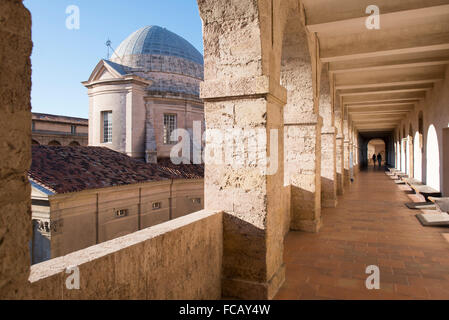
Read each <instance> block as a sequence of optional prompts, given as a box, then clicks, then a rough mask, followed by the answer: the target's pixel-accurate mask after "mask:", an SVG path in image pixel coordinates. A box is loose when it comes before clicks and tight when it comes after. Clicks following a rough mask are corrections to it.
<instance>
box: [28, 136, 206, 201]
mask: <svg viewBox="0 0 449 320" xmlns="http://www.w3.org/2000/svg"><path fill="white" fill-rule="evenodd" d="M32 154H33V161H32V164H31V168H30V170H29V172H28V174H29V177H30V179H31V180H32V181H34V182H36V183H38V184H41V185H43V186H45V187H47V188H48V189H50V190H53V191H55V192H56V193H67V192H77V191H82V190H86V189H97V188H104V187H111V186H119V185H127V184H133V183H139V182H147V181H161V180H167V179H201V178H203V176H204V167H203V165H183V164H181V165H174V164H173V163H171V162H170V160H169V159H167V160H162V161H160V162H159V163H157V164H147V163H145V162H144V161H143V160H139V159H133V158H131V157H128V156H127V155H125V154H122V153H119V152H116V151H113V150H111V149H108V148H103V147H70V146H43V145H33V146H32Z"/></svg>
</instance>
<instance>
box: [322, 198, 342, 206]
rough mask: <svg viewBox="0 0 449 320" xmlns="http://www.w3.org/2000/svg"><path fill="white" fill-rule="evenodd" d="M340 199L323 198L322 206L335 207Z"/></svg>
mask: <svg viewBox="0 0 449 320" xmlns="http://www.w3.org/2000/svg"><path fill="white" fill-rule="evenodd" d="M337 203H338V200H337V199H329V200H323V201H322V202H321V207H322V208H335V207H336V206H337Z"/></svg>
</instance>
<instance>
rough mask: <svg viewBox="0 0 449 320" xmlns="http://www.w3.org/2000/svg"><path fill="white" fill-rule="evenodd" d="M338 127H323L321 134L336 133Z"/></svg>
mask: <svg viewBox="0 0 449 320" xmlns="http://www.w3.org/2000/svg"><path fill="white" fill-rule="evenodd" d="M336 133H337V129H336V128H335V127H322V128H321V134H336Z"/></svg>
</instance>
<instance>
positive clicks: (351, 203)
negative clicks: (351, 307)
mask: <svg viewBox="0 0 449 320" xmlns="http://www.w3.org/2000/svg"><path fill="white" fill-rule="evenodd" d="M405 189H406V188H404V187H399V186H398V185H396V184H395V183H394V182H393V181H392V180H391V179H390V178H389V177H387V176H386V175H385V174H384V172H383V170H382V171H373V170H370V171H363V172H360V173H358V174H357V176H356V179H355V181H354V183H352V185H351V186H349V187H348V188H347V189H346V190H345V194H344V195H343V196H342V197H339V199H338V206H337V208H332V209H323V210H322V219H323V227H322V229H321V231H320V232H319V233H317V234H312V233H305V232H290V233H289V234H288V235H287V238H286V242H285V252H284V260H285V264H286V281H285V283H284V285H283V286H282V288H281V289H280V290H279V292H278V294H277V296H276V297H275V298H276V299H449V243H448V242H447V241H446V240H445V238H444V236H443V233H447V232H449V228H434V227H423V226H421V224H420V223H419V222H418V220H417V219H416V217H415V214H416V213H418V212H419V211H418V210H410V209H408V208H407V207H406V206H405V205H404V203H405V202H410V201H422V200H420V199H419V197H416V195H411V194H408V193H407V191H405ZM368 265H377V266H379V269H380V289H379V290H368V289H366V287H365V280H366V278H367V277H368V276H369V275H368V274H366V273H365V268H366V266H368Z"/></svg>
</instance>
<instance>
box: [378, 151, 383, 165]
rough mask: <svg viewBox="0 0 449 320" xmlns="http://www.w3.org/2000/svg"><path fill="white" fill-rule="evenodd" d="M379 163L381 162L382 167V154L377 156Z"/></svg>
mask: <svg viewBox="0 0 449 320" xmlns="http://www.w3.org/2000/svg"><path fill="white" fill-rule="evenodd" d="M377 162H379V167H380V166H381V165H382V155H381V154H380V152H379V153H378V154H377Z"/></svg>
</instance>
